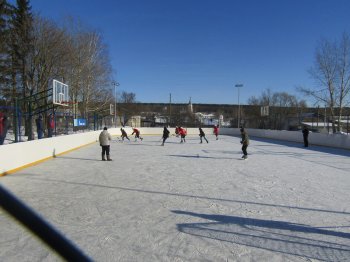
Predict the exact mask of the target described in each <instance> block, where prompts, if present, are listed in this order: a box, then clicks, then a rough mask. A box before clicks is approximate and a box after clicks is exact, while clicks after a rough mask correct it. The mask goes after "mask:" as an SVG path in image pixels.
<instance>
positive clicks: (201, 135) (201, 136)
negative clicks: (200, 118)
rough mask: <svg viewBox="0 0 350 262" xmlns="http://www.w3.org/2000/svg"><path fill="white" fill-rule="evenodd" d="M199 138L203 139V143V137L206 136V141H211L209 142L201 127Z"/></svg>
mask: <svg viewBox="0 0 350 262" xmlns="http://www.w3.org/2000/svg"><path fill="white" fill-rule="evenodd" d="M199 138H200V139H201V142H200V143H201V144H202V143H203V141H202V138H204V139H205V141H207V143H209V142H208V139H206V137H205V133H204V131H203V130H202V128H201V127H200V128H199Z"/></svg>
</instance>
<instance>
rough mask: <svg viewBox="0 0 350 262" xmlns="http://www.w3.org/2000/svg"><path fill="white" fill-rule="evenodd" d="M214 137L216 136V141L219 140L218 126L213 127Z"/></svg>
mask: <svg viewBox="0 0 350 262" xmlns="http://www.w3.org/2000/svg"><path fill="white" fill-rule="evenodd" d="M214 135H215V136H216V140H219V124H217V125H214Z"/></svg>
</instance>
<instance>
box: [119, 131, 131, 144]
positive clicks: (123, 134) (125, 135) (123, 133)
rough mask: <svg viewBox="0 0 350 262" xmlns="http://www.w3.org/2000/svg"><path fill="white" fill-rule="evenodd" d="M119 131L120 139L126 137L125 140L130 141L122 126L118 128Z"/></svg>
mask: <svg viewBox="0 0 350 262" xmlns="http://www.w3.org/2000/svg"><path fill="white" fill-rule="evenodd" d="M120 132H121V133H122V135H121V137H122V141H124V138H126V139H127V140H129V141H130V139H129V137H128V134H127V133H126V132H125V130H124V129H123V128H120Z"/></svg>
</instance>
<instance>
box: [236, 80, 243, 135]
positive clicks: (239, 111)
mask: <svg viewBox="0 0 350 262" xmlns="http://www.w3.org/2000/svg"><path fill="white" fill-rule="evenodd" d="M235 87H237V90H238V121H237V127H238V128H239V125H240V123H241V105H240V104H239V88H240V87H243V84H236V85H235Z"/></svg>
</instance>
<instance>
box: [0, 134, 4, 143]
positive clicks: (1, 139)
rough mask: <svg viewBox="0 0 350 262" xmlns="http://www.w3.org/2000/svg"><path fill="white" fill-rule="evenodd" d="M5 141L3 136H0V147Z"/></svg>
mask: <svg viewBox="0 0 350 262" xmlns="http://www.w3.org/2000/svg"><path fill="white" fill-rule="evenodd" d="M4 141H5V136H3V135H0V145H3V144H4Z"/></svg>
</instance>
